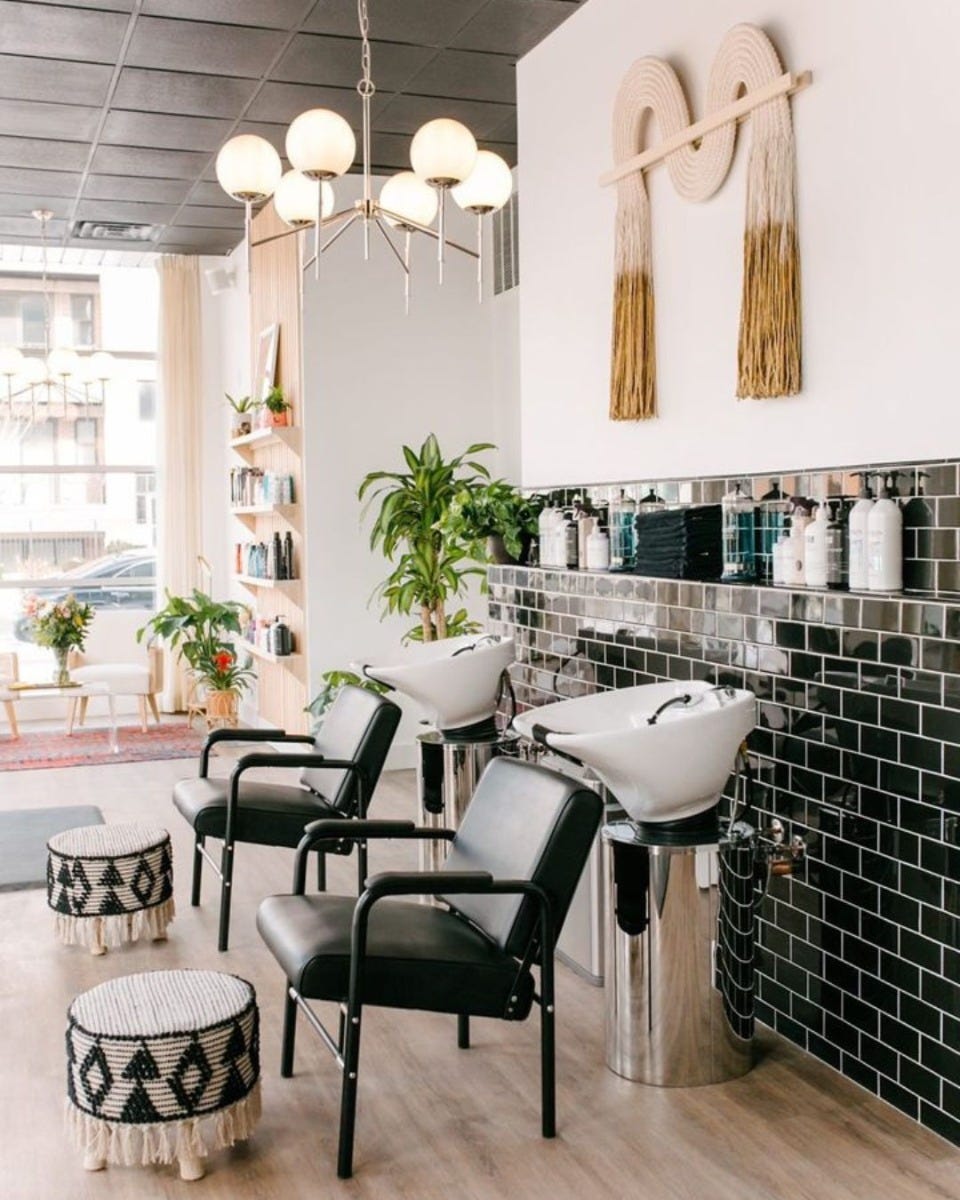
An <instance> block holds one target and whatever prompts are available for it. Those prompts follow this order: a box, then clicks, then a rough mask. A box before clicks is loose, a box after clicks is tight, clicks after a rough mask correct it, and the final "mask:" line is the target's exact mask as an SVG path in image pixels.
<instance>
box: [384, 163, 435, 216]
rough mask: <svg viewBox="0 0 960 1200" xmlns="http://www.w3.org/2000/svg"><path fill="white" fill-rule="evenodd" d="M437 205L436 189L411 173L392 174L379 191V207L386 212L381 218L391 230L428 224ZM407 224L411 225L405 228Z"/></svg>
mask: <svg viewBox="0 0 960 1200" xmlns="http://www.w3.org/2000/svg"><path fill="white" fill-rule="evenodd" d="M438 206H439V201H438V199H437V192H436V189H435V188H432V187H430V185H429V184H428V183H424V182H423V180H422V179H420V177H419V176H417V175H415V174H414V173H413V171H400V172H399V173H398V174H396V175H391V177H390V178H389V179H388V180H387V182H386V183H385V184H384V185H383V187H382V188H381V189H380V207H381V208H382V209H384V210H385V211H384V214H383V219H384V220H385V221H386V222H387V224H388V225H391V226H392V227H393V228H394V229H413V228H415V227H416V226H417V225H430V224H431V223H432V222H433V219H434V217H435V216H436V215H437V208H438ZM391 213H392V214H394V215H393V216H391V215H390V214H391ZM398 218H399V219H398ZM403 218H406V220H404V219H403ZM408 221H409V222H412V224H409V225H408V224H407V222H408Z"/></svg>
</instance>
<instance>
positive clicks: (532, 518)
mask: <svg viewBox="0 0 960 1200" xmlns="http://www.w3.org/2000/svg"><path fill="white" fill-rule="evenodd" d="M545 503H546V498H545V497H544V496H540V495H532V496H524V495H523V493H522V492H520V491H519V490H518V489H517V488H515V487H514V486H513V484H512V483H507V481H506V480H505V479H493V480H491V481H490V483H488V484H486V485H485V486H483V487H477V488H464V489H462V490H461V491H459V492H457V494H456V495H455V496H454V498H453V500H452V501H451V503H450V507H449V509H448V510H447V515H446V516H445V517H444V518H443V521H442V523H441V524H442V529H443V531H444V533H446V534H447V535H448V536H449V537H451V538H453V539H454V540H456V541H459V542H462V543H463V544H464V545H465V546H466V547H467V550H468V552H469V554H470V556H471V557H472V558H475V559H477V560H478V561H479V562H486V561H487V560H488V559H489V558H490V554H489V551H488V546H487V539H488V538H494V537H501V538H503V546H504V549H505V550H506V552H507V554H508V555H509V556H510V557H511V558H512V559H514V560H515V561H519V560H520V559H521V558H522V557H523V554H524V551H525V549H526V546H527V544H528V543H529V539H530V537H532V536H533V535H534V534H535V533H536V532H537V518H538V517H539V515H540V510H541V509H542V508H543V506H544V504H545Z"/></svg>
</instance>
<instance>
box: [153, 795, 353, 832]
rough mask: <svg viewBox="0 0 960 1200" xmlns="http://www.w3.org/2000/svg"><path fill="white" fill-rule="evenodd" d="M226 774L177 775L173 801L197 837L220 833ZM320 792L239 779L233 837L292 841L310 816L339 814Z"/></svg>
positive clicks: (225, 804)
mask: <svg viewBox="0 0 960 1200" xmlns="http://www.w3.org/2000/svg"><path fill="white" fill-rule="evenodd" d="M229 792H230V780H229V779H181V780H180V781H179V783H177V784H176V785H175V786H174V789H173V803H174V805H175V806H176V808H177V810H178V811H179V812H180V813H181V814H182V816H184V817H186V819H187V820H188V821H189V822H190V824H191V825H192V826H193V828H194V830H195V832H196V833H198V834H199V835H200V836H202V837H215V838H222V837H223V835H224V831H225V825H226V819H227V796H228V795H229ZM342 816H343V813H342V812H340V811H339V810H338V809H335V808H334V807H333V805H331V804H328V803H327V801H326V800H324V799H323V797H322V796H318V795H317V793H316V792H311V791H309V790H308V789H307V788H303V787H298V786H297V785H296V784H278V783H258V782H256V781H254V780H250V781H249V782H245V781H244V780H241V781H240V793H239V798H238V804H237V816H236V823H235V829H234V836H235V838H236V840H237V841H238V842H257V843H259V844H260V845H262V846H296V845H297V843H298V842H299V841H300V839H301V838H302V837H303V827H304V826H305V825H307V824H308V823H309V822H310V821H319V820H321V819H324V818H331V817H342Z"/></svg>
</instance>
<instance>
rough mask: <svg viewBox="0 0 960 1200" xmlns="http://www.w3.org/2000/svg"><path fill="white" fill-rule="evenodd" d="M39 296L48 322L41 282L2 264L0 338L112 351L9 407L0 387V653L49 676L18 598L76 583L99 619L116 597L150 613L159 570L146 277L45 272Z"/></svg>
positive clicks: (33, 673) (26, 345)
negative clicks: (102, 374)
mask: <svg viewBox="0 0 960 1200" xmlns="http://www.w3.org/2000/svg"><path fill="white" fill-rule="evenodd" d="M49 300H50V322H49V324H48V323H47V321H46V320H45V316H46V311H47V305H46V301H45V298H44V293H43V289H42V283H41V281H40V280H39V278H37V277H36V276H34V277H31V276H27V275H23V274H20V275H12V274H7V275H5V274H3V273H0V345H13V346H17V347H18V348H19V349H20V350H21V351H22V352H23V353H24V355H25V356H27V357H28V358H37V357H42V356H43V352H44V349H45V347H46V346H47V345H50V346H64V347H71V348H73V349H75V350H76V351H77V352H78V353H79V354H80V355H81V359H82V358H83V357H85V356H88V355H89V354H90V353H92V352H93V351H94V350H98V349H104V350H108V351H110V353H111V354H112V355H113V357H114V360H115V363H116V378H115V379H113V380H112V381H111V382H109V383H108V384H106V385H105V387H104V388H102V389H101V385H100V384H99V383H93V384H90V385H88V386H84V384H83V383H82V382H81V381H80V380H79V379H73V378H72V377H71V378H70V379H68V381H67V384H66V386H63V385H62V384H61V383H59V382H58V383H55V384H53V385H50V386H46V385H40V386H38V387H37V388H35V389H34V390H33V392H32V393H30V392H29V391H24V392H23V394H22V395H20V396H18V397H17V398H15V400H14V401H13V403H12V405H11V404H10V403H9V402H8V400H7V398H6V395H5V393H4V391H3V390H2V389H0V652H4V651H14V652H16V653H17V655H18V656H19V659H20V667H21V673H22V675H23V676H24V677H25V678H28V679H29V678H34V677H37V678H44V677H45V676H46V675H47V674H49V671H48V668H49V657H50V652H49V651H48V650H46V649H44V648H42V647H37V646H35V645H34V644H33V643H32V641H31V640H30V637H31V633H30V629H29V622H27V621H25V620H24V617H23V602H24V598H25V597H26V596H27V595H29V594H30V593H36V594H37V595H39V596H41V597H46V598H50V599H55V598H58V597H61V596H63V595H65V594H66V593H67V592H68V591H72V592H73V593H74V594H76V595H77V596H78V597H80V598H81V599H83V600H85V601H88V602H89V603H91V604H93V605H94V607H95V608H96V609H97V615H96V618H95V619H109V616H108V615H106V614H108V613H109V611H110V609H111V608H114V607H118V606H119V607H123V608H138V609H142V610H143V612H144V620H146V617H147V615H148V610H151V609H152V608H153V607H154V601H155V591H156V574H157V567H156V523H157V497H156V472H155V457H154V456H155V448H156V436H155V423H156V410H157V385H156V324H157V321H156V275H155V272H154V271H153V270H152V269H151V268H137V269H134V268H109V269H105V270H103V271H102V272H101V274H100V276H99V277H98V278H94V279H91V278H90V277H89V275H76V276H70V275H69V274H68V273H67V272H66V271H64V272H63V275H62V277H56V276H55V274H54V273H53V272H51V277H50V280H49ZM5 418H6V420H5ZM120 580H123V581H124V583H123V584H122V585H121V584H120V582H119V581H120Z"/></svg>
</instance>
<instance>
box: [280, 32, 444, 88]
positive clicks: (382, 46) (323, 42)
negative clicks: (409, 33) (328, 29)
mask: <svg viewBox="0 0 960 1200" xmlns="http://www.w3.org/2000/svg"><path fill="white" fill-rule="evenodd" d="M433 55H434V51H433V50H432V49H430V48H429V47H427V46H400V45H397V44H395V43H393V42H377V43H375V44H374V45H373V46H372V56H373V79H374V83H375V84H376V86H377V87H381V88H385V89H387V90H389V91H396V90H398V89H399V88H401V87H403V85H404V84H405V83H406V81H407V80H408V79H410V78H411V76H413V75H415V74H416V73H417V72H418V71H419V70H420V68H421V67H423V66H424V65H425V64H426V63H427V62H429V61H430V59H431V58H432V57H433ZM360 75H361V69H360V43H359V42H358V41H353V40H350V39H348V38H336V37H319V36H317V35H316V34H310V33H301V34H298V35H297V36H296V37H295V38H294V40H293V43H292V45H291V46H290V47H289V49H288V50H287V52H286V53H285V54H284V56H283V58H282V59H281V60H280V62H279V64H278V65H277V68H276V70H274V71H273V72H272V73H271V79H279V80H281V81H283V82H286V83H319V84H322V85H324V86H326V87H352V86H354V85H355V84H356V82H357V80H358V79H359V78H360Z"/></svg>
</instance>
